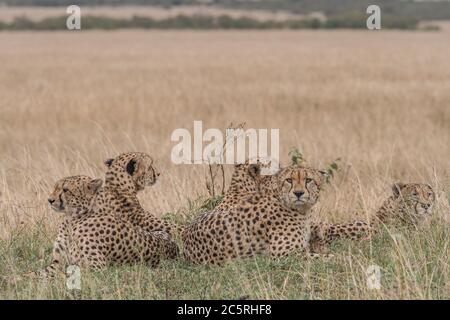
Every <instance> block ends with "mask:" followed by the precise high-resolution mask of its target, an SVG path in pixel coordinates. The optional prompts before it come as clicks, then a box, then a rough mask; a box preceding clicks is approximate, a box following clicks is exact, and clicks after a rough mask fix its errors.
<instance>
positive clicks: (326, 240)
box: [311, 183, 436, 252]
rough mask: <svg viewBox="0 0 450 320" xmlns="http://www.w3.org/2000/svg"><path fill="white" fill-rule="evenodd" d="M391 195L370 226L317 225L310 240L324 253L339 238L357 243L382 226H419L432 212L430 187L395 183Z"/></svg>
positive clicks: (350, 224)
mask: <svg viewBox="0 0 450 320" xmlns="http://www.w3.org/2000/svg"><path fill="white" fill-rule="evenodd" d="M392 193H393V194H392V195H391V196H390V197H389V198H388V199H387V200H386V201H385V202H384V203H383V205H382V206H381V208H380V209H379V210H378V211H377V212H376V214H375V215H374V216H373V217H372V218H371V219H370V221H369V222H368V223H367V222H365V221H353V222H349V223H342V224H329V223H322V224H317V225H315V227H314V229H315V230H314V232H313V234H314V235H315V237H313V238H312V239H311V243H312V247H313V248H314V250H315V251H317V252H319V251H323V250H324V249H325V248H326V245H328V244H330V243H331V242H332V241H334V240H336V239H340V238H345V239H351V240H358V239H361V238H367V237H368V236H370V235H371V234H373V233H376V232H378V231H379V230H380V228H381V227H382V225H407V226H416V227H417V226H419V225H420V224H421V223H422V222H423V221H424V220H426V219H427V218H428V217H429V216H430V215H431V212H432V210H433V206H434V204H435V201H436V195H435V193H434V191H433V189H432V188H431V186H429V185H428V184H422V183H407V184H405V183H396V184H394V185H393V186H392Z"/></svg>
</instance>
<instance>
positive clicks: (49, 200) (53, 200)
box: [47, 198, 55, 204]
mask: <svg viewBox="0 0 450 320" xmlns="http://www.w3.org/2000/svg"><path fill="white" fill-rule="evenodd" d="M47 200H48V203H50V204H53V202H55V199H52V198H48V199H47Z"/></svg>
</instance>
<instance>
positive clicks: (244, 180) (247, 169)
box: [230, 160, 272, 192]
mask: <svg viewBox="0 0 450 320" xmlns="http://www.w3.org/2000/svg"><path fill="white" fill-rule="evenodd" d="M269 167H270V163H263V162H261V161H259V160H256V161H255V162H254V163H253V162H250V161H246V162H245V163H242V164H236V165H234V172H233V176H232V177H231V184H230V189H235V190H236V191H247V192H256V191H258V189H260V188H261V187H263V186H265V185H268V184H269V180H270V179H271V178H272V176H269V175H262V173H261V171H262V169H264V168H269Z"/></svg>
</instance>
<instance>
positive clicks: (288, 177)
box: [277, 165, 327, 213]
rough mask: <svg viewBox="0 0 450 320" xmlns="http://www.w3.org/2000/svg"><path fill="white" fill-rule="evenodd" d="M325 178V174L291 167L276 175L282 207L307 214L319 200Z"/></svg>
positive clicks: (309, 169)
mask: <svg viewBox="0 0 450 320" xmlns="http://www.w3.org/2000/svg"><path fill="white" fill-rule="evenodd" d="M326 176H327V173H326V172H323V171H320V170H317V169H313V168H309V167H303V166H297V165H292V166H289V167H286V168H284V169H281V170H280V172H279V173H278V174H277V188H278V192H279V196H280V199H281V202H282V203H283V205H284V206H286V207H288V208H290V209H293V210H296V211H299V212H304V213H306V212H308V210H309V209H311V207H312V206H314V205H315V204H316V202H317V200H318V199H319V192H320V189H321V186H322V184H323V183H324V181H325V178H326Z"/></svg>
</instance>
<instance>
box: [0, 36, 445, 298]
mask: <svg viewBox="0 0 450 320" xmlns="http://www.w3.org/2000/svg"><path fill="white" fill-rule="evenodd" d="M448 37H449V33H448V31H442V32H430V33H425V32H394V31H390V32H387V31H381V32H369V31H359V32H356V31H355V32H350V31H339V32H332V31H328V32H314V31H302V32H287V31H285V32H270V31H264V32H233V31H230V32H219V31H217V32H190V31H182V32H170V31H168V32H157V31H152V32H144V31H127V32H124V31H123V32H122V31H117V32H83V31H82V32H74V33H70V32H55V33H44V32H42V33H39V32H38V33H25V32H24V33H8V32H4V33H0V44H1V50H0V112H1V116H0V150H1V155H0V177H1V181H0V193H1V196H0V197H1V198H0V201H1V203H0V298H1V299H35V298H49V299H64V298H71V297H72V293H71V292H69V291H68V290H67V289H66V286H65V281H64V280H63V279H57V280H55V281H54V282H50V283H46V282H42V281H38V280H28V279H23V278H21V277H20V275H22V274H23V273H25V272H27V271H30V270H36V269H39V268H42V267H44V266H45V265H46V264H48V263H49V261H50V254H51V246H52V239H53V238H54V237H55V234H56V232H57V227H58V224H59V222H60V221H61V219H62V216H61V215H59V214H57V213H55V212H52V211H51V210H50V208H49V207H48V205H47V200H46V199H47V196H48V194H49V192H50V191H51V190H52V188H53V184H54V182H55V181H56V180H57V179H59V178H61V177H64V176H68V175H75V174H87V175H90V176H92V177H101V176H102V175H103V173H104V168H103V165H102V161H103V160H104V159H105V158H107V157H111V156H114V155H116V154H118V153H120V152H124V151H131V150H139V151H145V152H148V153H150V154H151V155H153V156H154V157H155V158H156V159H157V161H158V164H159V166H160V168H161V171H162V175H161V178H160V181H159V183H158V184H157V185H156V186H154V187H152V188H148V190H146V191H145V192H144V193H143V194H141V195H140V199H141V200H142V204H143V206H144V207H145V208H146V209H148V210H150V211H151V212H153V213H154V214H155V215H159V216H166V215H167V216H168V217H169V218H171V219H175V220H177V221H184V220H188V219H190V218H191V217H192V216H193V215H195V214H196V213H197V212H198V211H199V207H200V206H201V204H202V202H203V201H204V200H205V199H207V198H208V192H207V190H206V187H205V177H206V173H207V170H206V169H207V168H205V167H203V166H194V165H191V166H189V165H181V166H176V165H174V164H172V163H171V161H170V152H171V148H172V147H173V145H174V143H173V142H171V141H170V135H171V133H172V131H173V130H174V129H176V128H188V129H190V130H192V126H193V121H194V120H202V121H203V124H204V127H205V128H222V129H224V128H225V127H226V126H227V125H228V124H229V123H230V122H234V123H241V122H245V123H246V127H247V128H279V129H280V143H281V146H280V150H281V154H282V160H283V161H284V162H285V163H287V162H288V161H289V157H288V152H289V150H290V149H291V148H292V147H297V148H298V149H299V150H301V151H302V153H303V154H304V156H305V157H306V158H307V160H308V161H309V163H310V164H311V165H313V166H316V167H325V166H327V164H329V163H330V162H331V161H333V160H334V159H336V158H339V157H340V158H341V159H342V161H341V163H340V171H339V173H338V174H337V175H336V176H335V178H334V179H333V180H332V182H331V184H329V185H327V187H326V188H325V190H324V193H323V195H322V199H321V200H320V202H319V204H318V205H317V206H316V208H315V210H314V216H315V218H316V219H325V220H328V221H335V222H338V221H345V220H349V219H354V218H356V217H358V218H360V219H366V218H367V217H368V216H370V214H372V213H373V212H374V211H375V210H376V209H377V208H378V207H379V206H380V205H381V203H382V201H383V200H384V199H385V198H386V197H387V196H388V195H389V194H390V188H391V185H392V183H393V182H397V181H402V182H414V181H417V182H427V183H430V184H431V185H432V186H433V187H434V188H435V190H436V192H437V194H438V199H437V206H436V208H435V212H434V215H433V217H432V220H431V221H430V223H429V224H427V225H425V226H424V227H423V228H422V229H421V230H402V229H391V230H386V231H385V232H384V233H383V234H382V235H381V236H379V237H376V238H374V239H373V240H372V241H370V242H365V243H360V244H356V243H349V242H340V243H337V244H335V245H334V246H333V247H332V250H331V251H332V252H333V253H334V254H335V258H334V259H331V260H329V261H320V260H319V261H304V260H303V259H302V258H301V257H297V256H291V257H289V258H286V259H282V260H280V261H271V260H269V259H268V258H266V257H258V258H256V259H254V260H248V261H236V262H233V263H229V264H228V265H226V266H225V267H222V268H217V267H199V266H191V265H188V264H186V263H184V262H182V261H179V262H164V263H163V264H162V266H161V267H160V268H158V269H156V270H150V269H148V268H146V267H145V266H132V267H117V268H110V269H108V270H107V271H105V272H102V273H83V282H82V290H81V297H82V298H87V299H116V298H117V299H161V298H162V299H175V298H180V299H184V298H193V299H210V298H241V297H248V298H252V299H266V298H273V299H347V298H348V299H432V298H433V299H449V298H450V294H449V292H450V277H449V275H450V270H449V245H450V240H449V204H448V202H449V192H450V171H449V168H450V161H449V158H450V60H449V59H448V57H449V56H450V42H449V41H448ZM230 171H231V168H227V174H228V177H229V173H230ZM371 265H378V266H380V268H381V272H382V278H381V285H382V286H381V289H380V290H369V289H368V287H367V285H366V269H367V268H368V267H369V266H371ZM79 296H80V295H78V297H79Z"/></svg>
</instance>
